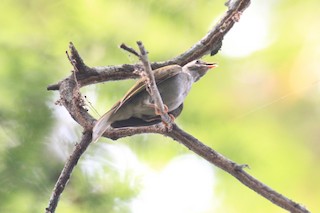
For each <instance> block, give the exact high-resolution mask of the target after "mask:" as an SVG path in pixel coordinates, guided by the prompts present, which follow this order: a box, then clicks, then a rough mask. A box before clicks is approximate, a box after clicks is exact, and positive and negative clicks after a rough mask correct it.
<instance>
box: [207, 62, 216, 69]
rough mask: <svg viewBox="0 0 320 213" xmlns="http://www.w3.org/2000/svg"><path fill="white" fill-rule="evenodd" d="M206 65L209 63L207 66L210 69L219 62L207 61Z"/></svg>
mask: <svg viewBox="0 0 320 213" xmlns="http://www.w3.org/2000/svg"><path fill="white" fill-rule="evenodd" d="M206 65H207V67H208V68H209V69H212V68H215V67H218V64H217V63H206Z"/></svg>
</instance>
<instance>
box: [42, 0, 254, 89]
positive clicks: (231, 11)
mask: <svg viewBox="0 0 320 213" xmlns="http://www.w3.org/2000/svg"><path fill="white" fill-rule="evenodd" d="M231 2H233V3H232V4H228V10H227V11H226V12H225V13H224V15H223V16H222V17H221V19H220V20H219V21H218V22H217V23H216V24H215V25H214V26H213V27H212V29H211V30H210V31H209V32H208V33H207V34H206V35H204V36H203V38H202V39H200V40H199V41H198V42H197V43H195V44H194V45H193V46H192V47H191V48H190V49H188V50H187V51H185V52H183V53H181V54H180V55H178V56H176V57H174V58H171V59H168V60H166V61H162V62H153V63H151V68H152V70H155V69H158V68H160V67H164V66H167V65H172V64H178V65H180V66H183V65H185V64H187V63H188V62H190V61H193V60H195V59H198V58H201V57H203V56H204V55H206V54H211V55H215V54H216V53H218V51H219V50H220V48H221V46H222V41H223V38H224V36H225V35H226V34H227V33H228V32H229V30H230V29H231V28H232V27H233V25H234V23H235V21H236V20H237V21H239V18H240V15H241V14H242V13H243V12H244V11H245V9H246V8H247V7H248V6H249V5H250V0H235V1H231ZM71 47H74V46H73V45H72V43H70V48H71ZM74 50H75V48H74ZM129 52H130V51H129ZM76 53H77V52H76ZM131 53H132V52H131ZM132 54H134V53H132ZM74 57H75V58H76V59H77V60H76V61H77V62H78V61H79V63H80V65H82V64H83V61H82V59H81V57H80V56H79V54H78V55H77V54H75V55H74ZM77 67H78V69H79V70H80V72H79V73H77V75H79V76H77V79H78V81H79V84H80V85H81V86H86V85H91V84H95V83H99V82H105V81H114V80H122V79H129V78H139V75H137V74H135V73H134V71H135V70H139V68H140V65H139V64H123V65H113V66H100V67H99V66H98V67H87V66H77ZM82 70H84V72H82ZM60 84H61V81H60V82H58V83H56V84H52V85H49V86H48V87H47V89H48V90H59V86H60Z"/></svg>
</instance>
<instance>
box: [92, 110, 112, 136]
mask: <svg viewBox="0 0 320 213" xmlns="http://www.w3.org/2000/svg"><path fill="white" fill-rule="evenodd" d="M110 114H111V113H110V111H109V112H107V113H106V114H104V115H103V116H102V117H101V118H99V120H98V121H97V123H96V124H95V125H94V127H93V129H92V142H96V141H97V140H99V138H100V137H101V136H102V134H103V133H104V132H105V131H106V130H107V129H108V127H109V126H110V124H111V123H110V121H109V118H110Z"/></svg>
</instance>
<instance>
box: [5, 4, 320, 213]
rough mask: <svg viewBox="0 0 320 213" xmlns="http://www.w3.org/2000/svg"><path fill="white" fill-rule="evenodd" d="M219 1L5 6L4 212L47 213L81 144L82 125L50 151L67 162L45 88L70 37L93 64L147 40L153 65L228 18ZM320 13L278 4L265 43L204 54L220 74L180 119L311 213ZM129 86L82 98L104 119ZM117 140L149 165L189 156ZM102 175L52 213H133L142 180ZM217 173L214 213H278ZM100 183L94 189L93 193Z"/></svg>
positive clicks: (81, 176) (58, 71)
mask: <svg viewBox="0 0 320 213" xmlns="http://www.w3.org/2000/svg"><path fill="white" fill-rule="evenodd" d="M262 2H263V1H253V2H252V4H262ZM223 4H224V1H208V0H198V1H186V0H183V1H182V0H177V1H169V0H160V1H159V0H158V1H154V0H139V1H131V0H120V1H110V0H107V1H103V0H97V1H77V2H74V1H59V0H57V1H51V2H48V1H41V0H28V1H24V0H23V1H22V0H10V1H9V0H3V1H2V2H1V9H0V27H1V32H0V95H1V105H0V186H1V187H0V197H1V199H0V212H21V213H23V212H44V208H45V207H46V205H47V202H48V200H49V196H50V193H51V190H52V188H53V186H54V183H55V181H56V179H57V177H58V175H59V173H60V170H61V168H62V166H63V163H64V161H65V158H66V156H68V154H69V153H70V151H71V150H72V146H73V144H74V142H76V141H77V140H78V139H79V137H80V134H81V129H80V128H76V129H74V128H73V130H72V131H73V132H71V133H65V134H66V138H58V139H59V140H57V141H60V142H61V141H64V143H62V144H64V145H60V144H59V143H58V144H55V146H60V152H61V156H64V158H61V157H59V153H58V154H57V152H56V151H54V150H53V149H52V147H53V145H52V143H53V140H52V139H53V138H55V137H56V135H55V133H56V131H57V124H59V122H61V120H65V119H69V117H68V115H67V114H65V115H64V114H62V116H60V117H59V116H58V114H59V113H58V114H57V113H54V110H55V108H59V106H54V105H53V103H54V101H55V100H56V99H57V95H56V94H55V93H54V92H47V91H46V86H47V85H48V84H50V83H54V82H57V81H59V80H60V79H62V78H64V77H65V76H66V75H68V74H69V73H68V72H69V70H71V66H70V65H69V62H68V60H67V58H66V56H65V50H66V49H67V47H68V42H69V41H72V42H73V43H74V44H75V46H76V47H77V48H78V50H79V51H80V54H82V57H83V58H84V60H85V61H86V62H87V64H88V65H89V66H98V65H113V64H122V63H133V62H136V59H135V58H134V57H132V56H130V57H128V54H127V53H125V52H123V51H121V50H120V49H119V48H118V45H119V44H121V43H123V42H124V43H126V44H128V45H131V46H134V45H135V41H137V40H142V41H143V42H144V44H145V46H146V47H147V49H148V50H149V51H150V58H151V60H153V61H157V60H166V59H168V58H171V57H173V56H176V55H177V54H179V53H181V52H182V51H184V50H186V49H187V48H189V47H190V46H191V45H192V44H193V43H194V42H196V41H197V40H199V39H200V38H201V37H202V36H203V35H204V34H205V33H206V32H207V30H208V29H209V27H210V25H211V24H212V23H214V22H213V20H215V19H216V18H217V17H219V16H220V15H221V14H222V13H223V12H224V10H225V7H224V6H223ZM319 7H320V3H319V1H318V0H309V1H288V0H282V1H277V2H276V3H275V2H274V4H273V7H272V9H271V13H270V16H269V17H268V20H267V21H268V23H269V27H268V30H269V31H268V36H267V38H268V39H269V42H268V43H269V44H268V45H266V47H265V48H262V49H260V50H258V51H255V52H253V53H251V54H249V55H245V56H242V57H231V56H228V55H227V54H222V53H219V54H218V55H216V56H214V57H213V58H210V57H206V58H205V60H208V61H216V62H218V63H219V65H220V67H219V68H218V69H216V70H215V71H214V72H211V73H209V74H207V75H206V77H205V78H204V79H202V80H201V81H200V82H199V83H198V84H197V85H195V86H194V88H193V90H192V92H191V93H190V95H189V96H188V99H187V100H186V103H185V109H184V111H183V114H182V115H181V116H180V117H179V119H177V122H178V123H179V124H180V125H181V126H182V127H183V128H184V129H185V130H186V131H188V132H190V133H191V134H193V135H194V136H196V137H198V138H199V139H200V140H202V141H203V142H205V143H206V144H207V145H209V146H211V147H212V148H214V149H215V150H217V151H219V152H220V153H222V154H223V155H225V156H227V157H228V158H230V159H232V160H234V161H236V162H238V163H246V164H249V165H250V167H251V169H250V170H249V172H250V173H251V174H252V175H254V176H255V177H257V178H258V179H260V180H262V181H263V182H264V183H266V184H267V185H269V186H271V187H272V188H274V189H276V190H278V191H279V192H281V193H283V194H284V195H287V196H288V197H289V198H292V199H293V200H295V201H298V202H301V203H303V204H304V205H306V207H307V208H308V209H309V210H311V211H312V212H316V211H319V209H320V205H319V199H320V181H319V180H320V169H319V161H320V157H319V156H320V125H319V122H320V110H319V107H320V101H319V78H320V75H319V65H318V64H319V59H320V57H319V56H320V42H319V41H320V39H319V38H320V28H319V26H320V23H319V20H320V19H319V18H320V17H319V12H318V9H319ZM249 10H250V8H249ZM240 22H241V20H240ZM261 24H263V23H261ZM245 33H247V34H250V33H251V31H250V29H248V31H247V32H245ZM227 39H228V37H226V39H225V40H227ZM241 42H243V41H242V40H240V37H239V43H241ZM244 45H246V44H244ZM223 49H224V47H223V48H222V50H223ZM131 83H132V81H129V83H128V82H112V83H110V84H105V85H101V86H100V85H99V86H92V87H91V88H86V89H84V92H87V93H88V98H89V100H90V98H92V100H93V102H94V100H95V99H97V100H99V101H97V103H95V102H94V103H95V105H96V108H97V109H98V111H99V112H100V114H102V113H103V112H104V111H106V110H107V108H108V107H109V106H111V105H112V103H113V102H114V101H116V100H117V99H118V98H120V97H121V95H122V94H123V93H124V92H125V91H126V90H127V89H128V88H129V87H130V85H129V84H131ZM90 95H91V96H92V97H90ZM106 106H107V107H106ZM96 116H97V115H96ZM97 117H98V116H97ZM69 125H72V126H73V127H76V126H77V125H76V124H75V123H72V122H71V124H69ZM70 134H71V137H70ZM104 142H105V143H114V142H112V141H110V140H105V141H104ZM104 142H102V143H104ZM56 143H57V142H56ZM116 143H124V144H126V145H127V146H129V147H130V148H131V149H132V150H134V152H135V153H137V155H138V158H139V159H140V160H142V161H144V162H145V163H147V164H148V165H150V166H151V167H153V168H155V169H157V168H162V167H164V166H165V165H166V163H167V162H168V161H170V159H172V158H173V157H175V156H177V155H181V154H184V153H189V151H188V150H187V149H185V148H183V147H181V146H180V145H179V144H176V143H172V142H171V140H169V139H167V138H165V139H163V137H162V136H154V135H147V136H137V137H132V138H127V139H123V140H120V141H118V142H116ZM92 146H93V147H92V148H91V149H89V151H88V154H87V155H88V156H92V157H93V160H94V157H97V158H98V157H99V155H103V153H102V152H95V150H97V147H98V145H92ZM94 146H96V148H94ZM61 150H62V151H61ZM97 155H98V156H97ZM88 156H84V158H86V157H88ZM106 167H107V166H106ZM105 170H106V171H105V172H106V173H107V174H108V177H107V178H106V179H102V180H101V179H99V177H91V178H88V176H87V175H86V174H85V173H84V172H82V171H83V170H80V169H78V168H77V169H76V171H75V172H74V174H73V176H72V178H71V182H70V183H69V184H68V186H67V189H66V191H65V192H64V194H63V196H62V199H61V201H60V203H59V207H58V212H130V207H129V206H128V205H127V204H126V201H129V200H130V199H131V198H132V197H134V196H136V195H137V194H139V181H137V182H136V183H135V184H134V185H133V186H132V184H131V185H130V181H131V178H130V175H129V176H128V177H125V178H124V179H119V178H118V174H117V172H116V171H113V170H112V169H108V168H105ZM217 176H218V177H217V178H218V183H217V187H216V188H215V189H211V188H208V190H215V193H216V194H217V195H218V196H219V195H221V197H223V198H222V204H221V206H220V207H219V208H218V211H217V212H228V213H232V212H237V213H238V212H261V209H263V211H262V212H275V213H276V212H284V211H283V210H281V209H280V208H278V207H276V206H274V205H272V204H271V203H270V202H269V201H266V200H265V199H263V198H261V197H260V196H258V195H257V194H256V193H254V192H252V191H250V190H249V189H247V188H246V187H244V186H243V185H241V184H239V183H238V182H237V181H236V180H235V179H234V178H232V177H230V175H228V174H226V173H224V172H222V171H220V170H217ZM97 183H99V184H100V186H101V189H100V190H93V188H94V186H96V184H97ZM195 183H196V181H195ZM199 196H201V195H199ZM115 207H116V208H115Z"/></svg>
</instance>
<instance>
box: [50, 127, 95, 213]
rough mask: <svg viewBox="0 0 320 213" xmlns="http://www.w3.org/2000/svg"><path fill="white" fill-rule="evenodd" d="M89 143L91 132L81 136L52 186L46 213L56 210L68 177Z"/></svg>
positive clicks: (52, 212)
mask: <svg viewBox="0 0 320 213" xmlns="http://www.w3.org/2000/svg"><path fill="white" fill-rule="evenodd" d="M90 142H91V131H86V132H84V133H83V135H82V139H81V141H80V143H79V144H76V145H75V147H74V150H73V152H72V154H71V155H70V157H69V159H68V161H67V162H66V164H65V166H64V167H63V170H62V171H61V174H60V176H59V178H58V181H57V182H56V185H55V186H54V189H53V193H52V195H51V197H50V201H49V205H48V207H47V208H46V213H54V212H55V209H56V208H57V205H58V202H59V198H60V195H61V194H62V192H63V190H64V188H65V186H66V185H67V183H68V181H69V179H70V175H71V173H72V171H73V169H74V167H75V166H76V165H77V163H78V161H79V159H80V157H81V155H82V154H83V153H84V151H86V149H87V148H88V146H89V144H90Z"/></svg>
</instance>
